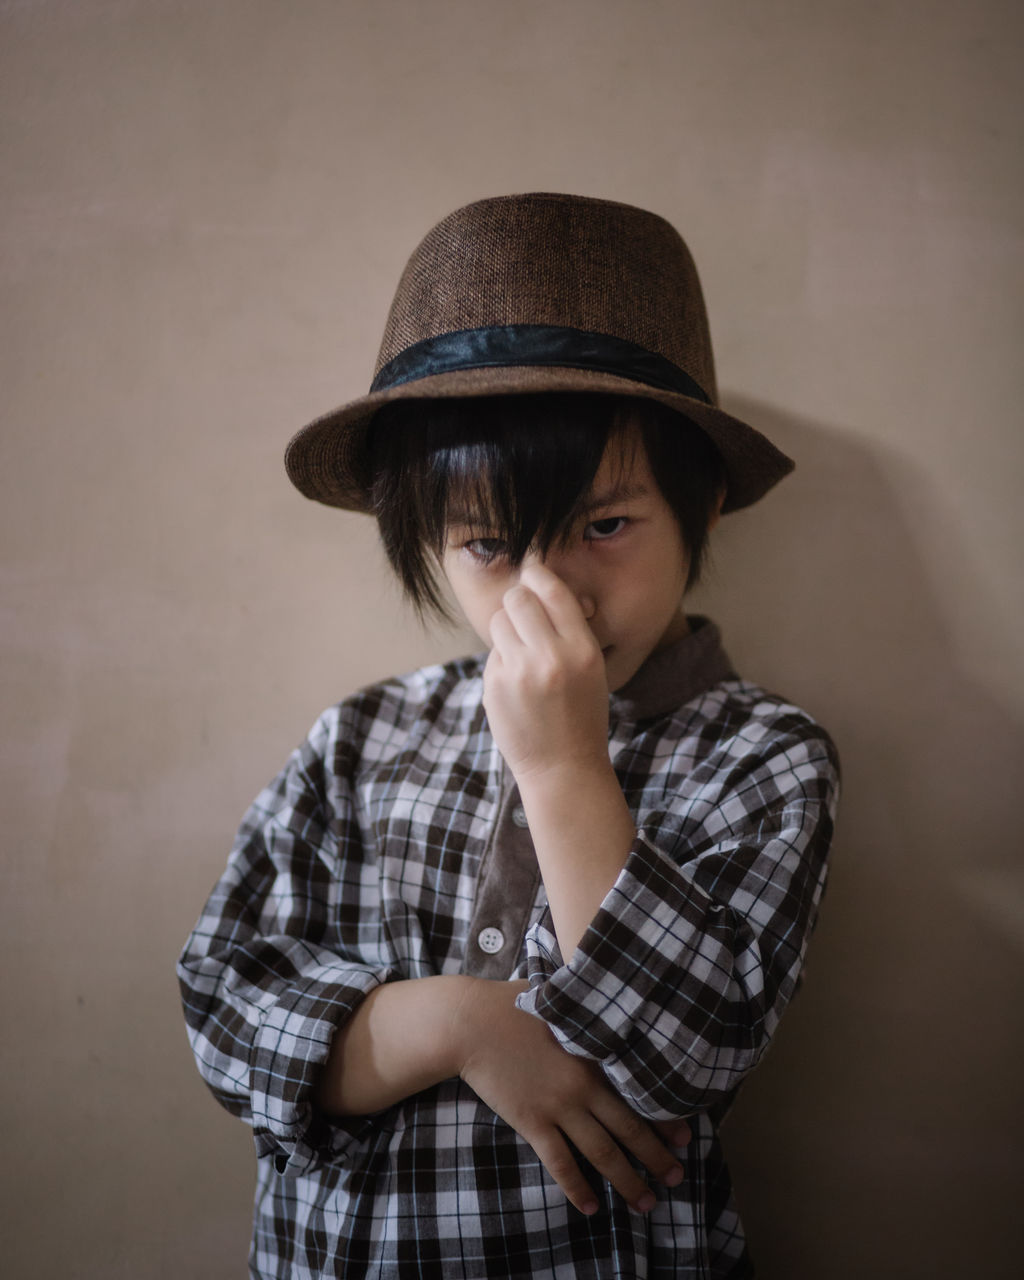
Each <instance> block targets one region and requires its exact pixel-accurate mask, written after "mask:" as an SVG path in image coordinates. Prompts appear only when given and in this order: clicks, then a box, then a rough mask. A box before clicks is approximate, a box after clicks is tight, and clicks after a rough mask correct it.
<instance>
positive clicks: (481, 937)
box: [476, 926, 505, 956]
mask: <svg viewBox="0 0 1024 1280" xmlns="http://www.w3.org/2000/svg"><path fill="white" fill-rule="evenodd" d="M476 941H477V945H478V946H479V948H480V950H481V951H486V952H487V954H488V955H489V956H493V955H494V954H495V953H496V952H498V951H500V950H501V949H502V947H503V946H504V945H505V935H504V934H503V933H502V931H501V930H500V929H495V928H493V926H492V927H489V928H487V929H481V930H480V932H479V933H478V934H477V935H476Z"/></svg>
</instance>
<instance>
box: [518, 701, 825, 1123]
mask: <svg viewBox="0 0 1024 1280" xmlns="http://www.w3.org/2000/svg"><path fill="white" fill-rule="evenodd" d="M704 768H705V772H709V767H708V766H707V765H705V766H704ZM837 790H838V768H837V762H836V757H835V752H834V748H833V747H832V745H831V743H830V741H829V740H828V738H827V737H826V736H825V735H824V734H823V733H822V732H821V731H820V730H819V729H818V728H817V726H814V725H813V722H810V721H807V722H806V723H801V724H800V725H799V726H798V727H797V728H796V729H795V730H794V727H793V726H792V724H791V725H790V726H789V728H788V730H787V731H785V732H777V733H773V734H768V735H766V736H765V738H764V740H763V741H761V742H760V743H759V744H758V748H757V750H756V751H745V752H743V753H741V754H737V752H736V751H735V750H733V751H725V752H723V753H722V760H721V767H720V768H719V770H718V772H717V774H716V775H715V777H714V778H713V779H710V780H708V781H707V782H706V783H705V784H704V785H702V786H701V787H699V788H697V789H695V790H691V791H690V792H689V794H688V796H687V797H686V799H685V800H683V801H681V802H680V807H681V808H682V809H683V810H685V812H683V813H682V814H681V813H680V812H679V811H677V810H674V809H673V808H672V807H671V806H670V807H668V808H665V809H663V810H662V812H660V813H657V812H656V813H649V814H646V815H645V816H644V819H643V825H642V827H641V829H640V831H639V833H638V836H637V839H636V841H635V843H634V846H633V848H632V849H631V851H630V853H629V856H628V858H627V861H626V863H625V865H624V867H623V869H622V871H621V873H620V874H619V876H618V878H617V880H616V882H615V884H614V886H613V887H612V889H611V890H610V892H609V893H608V894H607V896H606V898H605V899H604V901H603V903H602V904H601V907H600V909H599V910H598V912H597V915H596V916H595V917H594V919H593V921H592V922H591V925H590V927H589V929H588V930H587V932H586V933H585V934H584V936H583V938H582V939H581V941H580V945H579V947H578V948H577V950H576V952H575V953H574V955H573V956H571V957H570V958H569V959H568V961H563V958H562V957H561V955H560V954H559V951H558V946H557V942H556V940H555V938H554V936H553V933H552V931H551V928H550V917H548V916H545V917H542V918H541V920H540V921H539V923H538V924H537V925H535V926H534V928H533V929H532V930H531V931H530V933H529V935H528V937H527V950H528V961H529V978H530V982H531V986H530V990H529V991H528V992H526V993H525V994H524V995H523V996H521V997H520V999H519V1003H520V1007H522V1008H523V1009H525V1010H527V1011H528V1012H531V1013H533V1014H535V1015H536V1016H538V1017H541V1018H543V1019H544V1020H545V1022H547V1023H548V1025H549V1026H550V1027H551V1030H552V1031H553V1033H554V1034H555V1036H556V1037H557V1039H558V1040H559V1042H560V1043H561V1044H562V1045H563V1047H564V1048H565V1049H566V1050H568V1051H569V1052H570V1053H574V1054H578V1055H582V1056H584V1057H587V1058H590V1059H592V1060H594V1061H596V1062H599V1063H600V1064H601V1065H602V1066H603V1068H604V1070H605V1073H606V1075H607V1076H608V1078H609V1080H610V1081H611V1082H612V1084H613V1085H614V1086H615V1088H616V1089H617V1091H618V1092H619V1093H620V1094H621V1096H622V1097H623V1098H624V1099H625V1100H626V1101H628V1102H629V1103H630V1105H631V1106H633V1107H634V1108H635V1109H636V1110H638V1111H639V1112H641V1113H642V1114H644V1115H646V1116H648V1117H650V1118H652V1119H669V1118H672V1117H675V1116H680V1115H685V1114H689V1113H692V1112H694V1111H698V1110H705V1109H707V1108H710V1107H712V1106H714V1105H715V1104H717V1103H719V1102H722V1101H724V1100H726V1099H727V1098H728V1097H729V1096H730V1095H731V1094H732V1093H733V1091H734V1090H735V1088H736V1086H737V1085H738V1084H739V1083H740V1082H741V1081H742V1079H743V1077H744V1076H745V1075H746V1074H747V1073H748V1072H749V1071H750V1070H751V1069H752V1068H753V1067H754V1066H756V1065H757V1063H758V1062H759V1061H760V1059H761V1057H762V1056H763V1054H764V1052H765V1050H766V1049H767V1047H768V1045H769V1043H770V1041H771V1038H772V1036H773V1034H774V1032H775V1029H776V1027H777V1026H778V1022H779V1018H780V1017H781V1014H782V1012H783V1010H784V1008H785V1007H786V1005H787V1003H788V1002H789V1000H790V999H791V997H792V995H793V993H794V991H795V990H796V988H797V986H798V983H799V980H800V974H801V969H802V965H803V960H804V953H805V949H806V946H807V941H808V937H809V935H810V932H811V930H812V928H813V926H814V923H815V919H816V916H817V912H818V907H819V904H820V900H821V896H822V892H823V889H824V884H825V875H826V865H827V854H828V849H829V845H830V843H831V838H832V830H833V816H834V808H835V803H836V796H837Z"/></svg>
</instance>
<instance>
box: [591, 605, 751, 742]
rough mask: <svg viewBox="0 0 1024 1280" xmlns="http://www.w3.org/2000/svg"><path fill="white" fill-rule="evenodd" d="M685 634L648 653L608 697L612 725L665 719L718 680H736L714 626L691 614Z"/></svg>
mask: <svg viewBox="0 0 1024 1280" xmlns="http://www.w3.org/2000/svg"><path fill="white" fill-rule="evenodd" d="M687 621H688V622H689V624H690V630H689V632H688V633H687V634H686V635H685V636H683V637H682V638H681V639H679V640H676V641H675V642H674V643H672V644H670V645H666V646H665V648H664V649H658V650H657V651H656V652H654V653H652V654H651V656H650V657H649V658H648V659H647V661H646V662H645V663H644V664H643V666H642V667H641V668H640V670H639V671H638V672H637V673H636V675H635V676H633V678H632V679H631V680H629V681H628V682H627V683H626V684H625V685H623V687H622V688H621V689H619V690H618V691H617V692H616V693H613V694H612V696H611V717H612V720H613V721H631V722H632V721H640V720H653V719H655V718H656V717H658V716H662V715H668V714H669V713H670V712H672V711H675V710H676V709H677V708H678V707H681V706H683V705H684V704H685V703H687V702H689V701H690V700H691V699H692V698H696V697H697V696H698V695H699V694H702V693H705V692H706V691H707V690H708V689H710V688H711V687H712V686H713V685H716V684H718V683H719V681H721V680H730V679H735V678H736V672H735V670H734V669H733V666H732V663H731V662H730V661H729V656H728V654H727V653H726V652H725V650H724V649H723V648H722V635H721V632H720V631H719V629H718V627H717V626H716V625H715V623H713V622H711V621H710V620H709V619H708V618H704V617H701V616H700V615H699V614H693V615H690V616H688V617H687Z"/></svg>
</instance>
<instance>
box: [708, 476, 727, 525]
mask: <svg viewBox="0 0 1024 1280" xmlns="http://www.w3.org/2000/svg"><path fill="white" fill-rule="evenodd" d="M723 502H725V485H724V484H723V485H722V487H721V488H720V489H719V490H718V492H717V493H716V494H715V500H714V502H713V503H712V504H711V513H710V515H709V516H708V533H710V532H711V530H712V529H713V528H714V527H715V525H716V524H718V522H719V520H721V518H722V503H723Z"/></svg>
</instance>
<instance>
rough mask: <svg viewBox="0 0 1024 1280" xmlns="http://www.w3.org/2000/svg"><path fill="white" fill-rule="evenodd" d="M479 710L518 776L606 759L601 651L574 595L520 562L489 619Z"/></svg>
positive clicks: (552, 578)
mask: <svg viewBox="0 0 1024 1280" xmlns="http://www.w3.org/2000/svg"><path fill="white" fill-rule="evenodd" d="M490 632H491V646H492V647H491V653H490V657H489V658H488V660H487V666H486V669H485V671H484V708H485V710H486V712H487V719H488V723H489V724H490V727H491V732H492V733H493V734H494V739H495V741H496V742H497V744H498V749H499V750H500V751H501V754H502V755H503V756H504V758H505V761H506V763H507V764H508V766H509V768H510V769H511V770H512V774H513V776H514V777H515V778H516V780H517V781H519V782H522V780H523V778H524V777H525V776H527V775H530V774H534V773H536V772H538V771H543V770H544V769H546V768H548V767H551V766H559V767H561V766H564V765H572V766H579V765H581V764H582V765H585V766H586V765H590V764H593V765H595V766H598V767H602V766H603V767H604V768H607V765H608V681H607V678H606V674H605V665H604V656H603V655H602V653H601V649H600V646H599V645H598V643H597V640H596V639H595V638H594V634H593V632H592V631H591V629H590V626H589V625H588V623H587V620H586V618H585V616H584V614H583V610H582V609H581V608H580V605H579V603H578V601H577V600H576V597H575V596H574V595H573V593H572V591H571V590H570V589H569V588H568V587H567V586H566V584H565V583H564V582H562V580H561V579H560V578H558V577H557V576H556V575H555V574H554V573H552V572H551V570H550V569H547V568H545V567H544V566H543V565H541V564H536V563H535V564H530V565H527V566H525V567H524V569H523V571H522V574H521V576H520V581H519V584H518V585H517V586H515V587H512V588H511V589H510V590H509V591H507V592H506V593H505V595H504V598H503V600H502V608H501V609H499V610H498V611H497V612H496V613H495V614H494V615H493V617H492V618H491V623H490Z"/></svg>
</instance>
